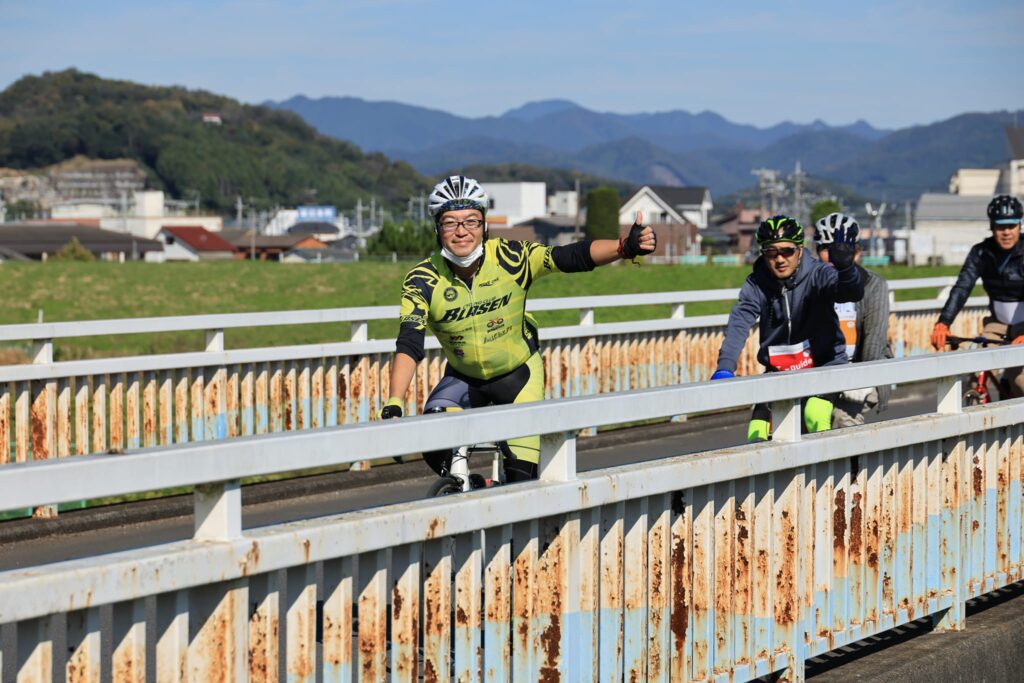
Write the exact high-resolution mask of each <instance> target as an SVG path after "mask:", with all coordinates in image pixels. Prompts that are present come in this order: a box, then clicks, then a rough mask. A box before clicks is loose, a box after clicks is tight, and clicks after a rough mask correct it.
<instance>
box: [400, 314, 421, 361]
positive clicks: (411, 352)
mask: <svg viewBox="0 0 1024 683" xmlns="http://www.w3.org/2000/svg"><path fill="white" fill-rule="evenodd" d="M425 336H426V334H425V332H424V330H423V328H422V327H419V326H417V325H415V324H413V323H402V324H401V326H400V327H399V328H398V339H397V340H395V353H404V354H405V355H407V356H409V357H410V358H412V359H413V360H414V361H416V362H417V363H419V362H420V361H421V360H423V358H424V357H425V356H426V355H427V354H426V352H425V351H424V350H423V340H424V337H425Z"/></svg>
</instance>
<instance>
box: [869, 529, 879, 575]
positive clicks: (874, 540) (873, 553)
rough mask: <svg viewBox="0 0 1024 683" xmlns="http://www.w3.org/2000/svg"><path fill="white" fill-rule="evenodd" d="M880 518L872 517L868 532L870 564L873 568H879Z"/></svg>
mask: <svg viewBox="0 0 1024 683" xmlns="http://www.w3.org/2000/svg"><path fill="white" fill-rule="evenodd" d="M878 542H879V536H878V520H877V519H872V520H871V526H870V529H869V533H868V545H867V550H868V566H869V567H870V568H871V569H878Z"/></svg>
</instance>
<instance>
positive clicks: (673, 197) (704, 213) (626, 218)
mask: <svg viewBox="0 0 1024 683" xmlns="http://www.w3.org/2000/svg"><path fill="white" fill-rule="evenodd" d="M713 209H714V204H713V203H712V201H711V192H710V190H708V188H706V187H669V186H665V185H644V186H643V187H641V188H640V189H639V190H637V191H636V193H635V194H634V195H633V196H632V197H630V198H629V199H627V200H626V201H625V202H624V203H623V204H622V206H621V207H620V208H619V223H620V224H622V225H631V224H632V223H633V219H634V217H635V216H636V212H637V211H643V212H644V222H645V223H650V224H654V223H692V224H693V225H695V226H697V230H698V231H702V230H704V229H706V228H707V227H708V216H710V215H711V211H712V210H713Z"/></svg>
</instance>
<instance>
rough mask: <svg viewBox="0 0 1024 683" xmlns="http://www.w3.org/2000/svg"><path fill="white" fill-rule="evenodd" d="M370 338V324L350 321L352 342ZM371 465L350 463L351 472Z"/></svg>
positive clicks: (368, 463)
mask: <svg viewBox="0 0 1024 683" xmlns="http://www.w3.org/2000/svg"><path fill="white" fill-rule="evenodd" d="M369 338H370V323H369V322H368V321H366V320H353V321H352V341H354V342H364V341H368V340H369ZM372 465H373V463H371V462H370V461H369V460H359V461H357V462H354V463H352V465H351V469H352V471H353V472H365V471H367V470H369V469H370V467H372Z"/></svg>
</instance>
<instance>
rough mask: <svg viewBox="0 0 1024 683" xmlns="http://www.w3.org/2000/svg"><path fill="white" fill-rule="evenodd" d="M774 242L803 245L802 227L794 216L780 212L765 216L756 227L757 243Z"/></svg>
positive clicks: (762, 244) (759, 244) (760, 244)
mask: <svg viewBox="0 0 1024 683" xmlns="http://www.w3.org/2000/svg"><path fill="white" fill-rule="evenodd" d="M775 242H792V243H793V244H798V245H801V246H802V245H803V243H804V228H803V226H802V225H800V223H799V222H798V221H797V220H796V219H795V218H790V217H789V216H783V215H781V214H779V215H776V216H772V217H771V218H766V219H765V220H763V221H761V225H759V226H758V227H757V244H758V246H764V245H766V244H773V243H775Z"/></svg>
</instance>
